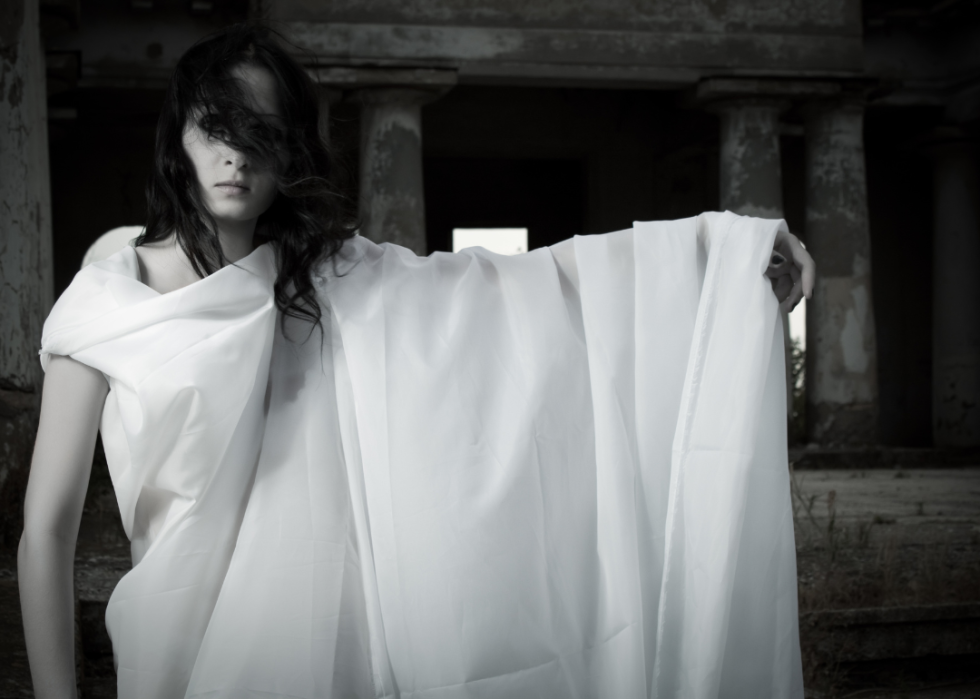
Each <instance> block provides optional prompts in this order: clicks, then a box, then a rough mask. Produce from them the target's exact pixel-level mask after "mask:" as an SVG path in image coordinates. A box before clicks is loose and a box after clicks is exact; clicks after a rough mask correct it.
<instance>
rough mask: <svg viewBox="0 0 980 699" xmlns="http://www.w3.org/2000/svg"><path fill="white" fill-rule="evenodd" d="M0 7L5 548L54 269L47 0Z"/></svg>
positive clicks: (0, 522)
mask: <svg viewBox="0 0 980 699" xmlns="http://www.w3.org/2000/svg"><path fill="white" fill-rule="evenodd" d="M0 8H2V9H0V280H2V281H3V283H2V284H0V545H3V544H8V545H9V544H11V543H13V542H14V541H16V539H17V537H19V535H20V530H21V528H22V526H23V518H22V507H23V498H24V487H25V485H26V482H27V472H28V468H29V466H30V459H31V453H32V449H33V444H34V434H35V432H36V429H37V411H38V407H39V404H40V398H41V383H42V380H43V374H42V373H41V366H40V364H39V363H38V358H37V351H38V348H39V347H40V344H41V327H42V325H43V323H44V319H45V317H46V316H47V314H48V311H49V310H50V308H51V304H52V300H53V299H52V296H53V282H52V279H53V269H52V257H51V193H50V191H51V190H50V183H49V175H48V135H47V106H46V95H45V78H44V54H43V52H42V50H41V37H40V21H39V3H38V0H4V2H3V3H2V4H0Z"/></svg>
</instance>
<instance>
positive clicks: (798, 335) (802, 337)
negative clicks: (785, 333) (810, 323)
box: [789, 299, 806, 347]
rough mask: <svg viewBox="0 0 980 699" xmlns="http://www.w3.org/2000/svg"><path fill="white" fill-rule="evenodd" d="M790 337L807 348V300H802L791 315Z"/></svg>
mask: <svg viewBox="0 0 980 699" xmlns="http://www.w3.org/2000/svg"><path fill="white" fill-rule="evenodd" d="M789 336H790V337H791V338H793V339H794V340H796V341H798V342H799V343H800V347H806V299H800V302H799V304H797V306H796V308H794V309H793V312H792V313H790V314H789Z"/></svg>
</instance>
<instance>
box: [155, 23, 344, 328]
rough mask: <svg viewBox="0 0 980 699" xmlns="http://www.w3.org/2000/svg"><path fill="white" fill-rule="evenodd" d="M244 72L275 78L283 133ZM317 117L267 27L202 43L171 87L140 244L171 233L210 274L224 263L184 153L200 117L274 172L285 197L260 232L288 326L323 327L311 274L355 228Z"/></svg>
mask: <svg viewBox="0 0 980 699" xmlns="http://www.w3.org/2000/svg"><path fill="white" fill-rule="evenodd" d="M241 66H255V67H261V68H264V69H266V70H268V71H269V72H270V73H271V74H272V76H273V77H274V78H275V82H276V85H277V91H278V99H279V107H280V110H281V113H282V124H283V125H284V126H278V125H276V124H273V123H269V122H267V121H264V120H263V119H262V118H260V117H259V115H257V114H256V113H255V112H254V111H253V110H252V108H251V107H250V100H249V94H248V92H247V88H246V86H245V85H244V84H243V83H242V81H241V80H238V79H236V77H235V76H234V75H233V72H232V71H233V70H234V69H236V68H239V67H241ZM319 112H320V110H319V101H318V99H317V93H316V86H315V85H314V84H313V81H312V80H311V79H310V77H309V76H308V75H307V74H306V71H305V70H303V68H302V67H301V66H300V65H299V64H298V63H297V62H296V61H295V60H294V59H293V58H292V57H291V56H290V55H289V54H288V53H287V52H286V51H285V50H284V49H283V47H282V45H281V43H280V42H279V37H278V35H277V34H275V33H274V32H273V31H272V30H270V29H269V28H267V27H263V26H259V25H251V24H237V25H234V26H231V27H228V28H226V29H224V30H222V31H220V32H218V33H216V34H213V35H211V36H209V37H207V38H205V39H202V40H201V41H199V42H197V43H196V44H195V45H194V46H193V47H191V48H190V49H189V50H188V51H187V53H185V54H184V55H183V56H182V57H181V59H180V61H179V62H178V63H177V68H176V70H175V71H174V74H173V77H172V79H171V81H170V86H169V88H168V89H167V94H166V97H165V99H164V103H163V109H162V110H161V113H160V120H159V122H158V123H157V134H156V155H155V162H154V167H153V174H152V176H151V178H150V182H149V186H148V187H147V205H148V206H147V208H148V216H147V223H146V230H145V231H144V232H143V234H142V235H140V237H139V238H138V239H137V241H136V244H137V245H142V244H144V243H151V242H155V241H159V240H164V239H166V238H167V237H168V236H170V235H171V234H172V233H173V234H175V235H176V237H177V242H178V243H179V244H180V246H181V248H182V249H183V250H184V252H185V253H186V254H187V256H188V258H189V259H190V261H191V264H192V265H193V267H194V271H195V272H197V274H199V275H200V276H202V277H204V276H207V275H209V274H212V273H213V272H215V271H217V270H218V269H220V268H221V266H222V263H223V262H224V255H223V253H222V249H221V244H220V242H219V240H218V232H217V226H216V223H215V221H214V218H213V217H212V216H211V214H210V212H209V211H208V210H207V208H206V207H205V205H204V201H203V199H202V194H201V191H200V185H199V183H198V178H197V174H196V172H195V170H194V166H193V164H192V163H191V161H190V158H189V157H188V156H187V154H186V152H185V151H184V146H183V134H184V128H185V125H186V124H187V122H188V120H191V119H193V120H196V121H197V123H198V125H199V126H200V127H201V129H202V130H203V131H204V132H205V133H207V134H208V136H209V137H211V138H216V139H219V140H221V141H223V142H224V143H226V144H228V145H229V146H230V147H232V148H234V149H235V150H237V151H238V152H240V153H243V154H245V155H246V156H248V157H249V158H251V159H253V160H254V161H255V162H258V163H263V164H265V165H267V166H269V167H272V169H273V171H274V173H275V178H276V185H277V189H278V193H277V196H276V198H275V200H274V202H273V203H272V205H271V206H270V207H269V209H268V211H266V212H265V213H264V214H262V216H261V217H260V218H259V222H258V225H257V227H256V230H257V231H262V233H263V235H265V236H266V237H267V238H268V239H269V240H271V241H272V244H273V246H274V248H275V251H276V260H277V266H278V274H277V277H276V281H275V302H276V306H277V308H278V309H279V310H280V311H281V313H282V317H283V320H285V318H286V317H287V316H292V317H294V318H300V319H306V320H309V321H311V322H312V323H313V324H314V326H316V325H319V324H320V320H321V317H322V311H321V309H320V305H319V304H318V303H317V300H316V291H315V288H314V279H313V275H314V274H315V270H316V268H317V266H318V265H319V263H321V262H323V261H325V260H327V259H329V258H330V257H331V256H333V255H334V254H335V253H336V252H337V251H338V250H339V249H340V248H341V246H342V245H343V242H344V240H345V239H347V238H349V237H351V236H352V235H353V234H354V229H355V223H354V221H353V218H352V217H351V216H350V215H349V214H348V212H349V210H350V204H349V199H348V197H346V196H344V195H343V194H342V193H341V190H340V189H339V188H338V187H337V186H336V185H335V184H334V182H335V179H336V178H335V169H336V168H335V165H334V160H333V157H332V156H331V154H330V153H329V152H328V150H327V146H326V144H325V143H324V141H323V139H322V138H321V136H320V131H319ZM284 154H286V155H288V159H286V158H283V157H282V156H283V155H284ZM283 162H288V165H286V166H285V167H283V165H282V163H283Z"/></svg>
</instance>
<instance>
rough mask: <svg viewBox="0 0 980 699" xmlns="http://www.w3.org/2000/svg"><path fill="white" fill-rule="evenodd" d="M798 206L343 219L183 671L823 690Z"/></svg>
mask: <svg viewBox="0 0 980 699" xmlns="http://www.w3.org/2000/svg"><path fill="white" fill-rule="evenodd" d="M780 225H783V224H782V223H781V222H777V221H763V220H759V219H749V218H742V217H737V216H734V215H732V214H705V215H702V216H700V217H698V218H696V219H687V220H682V221H674V222H662V223H638V224H636V225H635V226H634V228H633V229H632V230H628V231H621V232H618V233H612V234H608V235H601V236H586V237H578V238H575V239H574V240H572V241H568V242H566V243H562V244H561V245H559V246H556V247H554V248H551V249H541V250H537V251H534V252H532V253H529V254H526V255H521V256H516V257H503V256H498V255H494V254H491V253H487V252H485V251H480V250H468V251H465V252H463V253H460V254H455V255H452V254H441V253H437V254H434V255H432V256H430V257H428V258H418V257H416V256H414V255H413V254H412V253H411V252H409V251H407V250H405V249H403V248H399V247H397V246H392V245H382V246H376V245H374V244H372V243H370V242H368V241H366V240H364V239H361V238H356V239H354V240H352V241H350V242H349V243H348V245H347V246H346V247H345V250H344V252H343V255H342V256H341V258H339V259H338V260H337V261H336V263H335V264H332V265H328V266H327V268H326V269H325V270H324V274H325V276H324V280H323V283H322V286H321V288H320V298H321V301H322V303H323V304H324V306H325V307H326V308H328V309H329V313H328V315H327V317H329V323H327V324H326V325H327V327H326V328H325V332H324V335H323V336H322V338H321V337H320V336H319V335H318V334H317V333H314V335H313V336H312V337H311V338H310V339H309V340H308V341H306V342H305V343H301V344H297V343H293V342H290V341H288V340H285V339H283V338H282V336H281V335H277V338H276V344H275V349H274V351H273V355H274V359H273V362H272V368H271V373H270V388H269V394H268V395H269V408H268V421H267V424H266V431H265V436H264V441H263V446H262V453H261V457H260V460H259V465H258V470H257V472H256V476H255V482H254V487H253V489H252V492H251V496H250V498H249V501H248V507H247V511H246V513H245V518H244V521H243V523H242V527H241V532H240V535H239V539H238V543H237V547H236V549H235V552H234V556H233V558H232V561H231V564H230V567H229V568H228V572H227V575H226V577H225V579H224V583H223V585H222V589H221V593H220V596H219V599H218V601H217V604H216V606H215V608H214V613H213V614H212V616H211V618H210V621H209V624H208V627H207V631H206V634H205V637H204V640H203V643H202V644H201V648H200V653H199V655H198V658H197V661H196V664H195V667H194V671H193V675H192V677H191V680H190V683H189V686H188V688H187V696H188V697H309V698H313V697H317V698H320V697H372V696H374V697H433V698H435V697H438V698H440V699H441V698H449V697H453V698H455V697H467V698H469V697H515V698H518V697H519V698H524V697H556V698H558V697H561V698H565V697H603V698H624V699H625V698H634V697H636V698H639V697H660V698H665V697H680V698H683V699H700V698H704V699H708V698H715V697H733V698H745V699H755V698H757V697H801V696H802V693H803V691H802V680H801V670H800V656H799V641H798V629H797V607H796V569H795V549H794V544H793V528H792V516H791V515H792V513H791V504H790V499H789V480H788V473H787V455H786V446H785V444H786V434H785V417H784V416H785V397H784V380H785V379H784V372H783V354H782V332H781V329H780V327H779V314H778V311H777V303H776V299H775V298H774V296H773V294H772V291H771V289H770V286H769V283H768V280H767V279H765V278H764V276H763V272H764V270H765V269H766V266H767V264H768V260H769V253H770V251H771V250H772V245H773V240H774V236H775V234H776V232H777V230H778V228H779V226H780ZM291 327H292V328H293V330H294V333H295V334H299V333H301V331H302V330H301V329H298V327H297V326H295V325H293V326H291ZM321 339H322V342H321ZM321 349H322V351H321ZM120 696H123V695H122V694H121V695H120ZM127 696H128V695H127Z"/></svg>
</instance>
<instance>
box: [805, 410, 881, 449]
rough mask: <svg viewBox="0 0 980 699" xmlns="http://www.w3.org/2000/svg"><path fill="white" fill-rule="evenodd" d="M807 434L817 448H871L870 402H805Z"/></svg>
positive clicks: (874, 418)
mask: <svg viewBox="0 0 980 699" xmlns="http://www.w3.org/2000/svg"><path fill="white" fill-rule="evenodd" d="M806 413H807V415H806V416H807V424H808V426H809V427H808V429H807V433H808V434H809V435H810V439H811V441H813V442H815V443H816V444H819V445H821V446H838V445H849V446H857V445H871V444H875V443H876V442H877V441H878V410H877V407H876V406H875V405H874V404H873V403H829V402H824V403H817V404H813V403H807V406H806Z"/></svg>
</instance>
